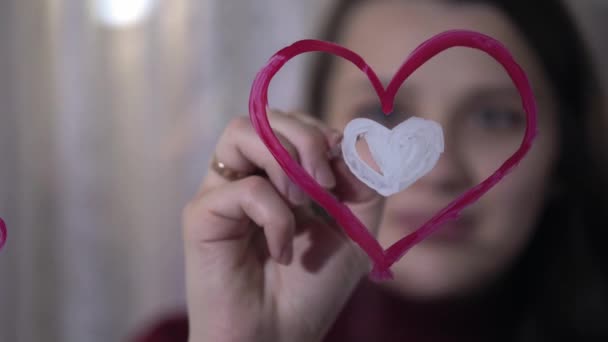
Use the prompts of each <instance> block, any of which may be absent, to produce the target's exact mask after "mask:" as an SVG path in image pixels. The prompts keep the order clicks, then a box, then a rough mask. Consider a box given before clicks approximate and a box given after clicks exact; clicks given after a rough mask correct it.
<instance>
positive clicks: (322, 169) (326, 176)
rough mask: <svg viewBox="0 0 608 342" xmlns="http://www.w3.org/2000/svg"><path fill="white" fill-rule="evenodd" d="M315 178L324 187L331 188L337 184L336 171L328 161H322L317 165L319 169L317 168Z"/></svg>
mask: <svg viewBox="0 0 608 342" xmlns="http://www.w3.org/2000/svg"><path fill="white" fill-rule="evenodd" d="M315 179H316V180H317V182H319V184H321V185H322V186H323V187H324V188H328V189H331V188H333V187H334V186H336V177H334V173H333V171H332V170H331V168H330V167H329V164H328V163H321V164H320V165H319V166H317V169H316V170H315Z"/></svg>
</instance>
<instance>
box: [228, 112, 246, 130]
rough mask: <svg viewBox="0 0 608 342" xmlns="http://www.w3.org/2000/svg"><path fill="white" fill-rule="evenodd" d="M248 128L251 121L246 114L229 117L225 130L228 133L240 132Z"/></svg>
mask: <svg viewBox="0 0 608 342" xmlns="http://www.w3.org/2000/svg"><path fill="white" fill-rule="evenodd" d="M249 128H251V121H250V120H249V118H248V117H246V116H237V117H234V118H232V119H230V121H229V122H228V125H227V126H226V132H228V133H235V132H242V131H244V130H247V129H249Z"/></svg>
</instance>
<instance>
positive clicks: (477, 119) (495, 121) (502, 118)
mask: <svg viewBox="0 0 608 342" xmlns="http://www.w3.org/2000/svg"><path fill="white" fill-rule="evenodd" d="M472 120H473V123H474V124H475V125H476V126H479V127H480V128H483V129H487V130H493V131H512V130H518V129H520V128H521V127H522V126H523V124H524V122H525V117H524V115H523V113H521V112H518V111H515V110H510V109H492V108H487V109H483V110H479V111H476V112H473V113H472Z"/></svg>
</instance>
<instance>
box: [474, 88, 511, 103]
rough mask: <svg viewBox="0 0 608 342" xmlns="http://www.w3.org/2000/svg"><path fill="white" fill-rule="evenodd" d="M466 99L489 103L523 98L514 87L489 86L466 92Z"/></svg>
mask: <svg viewBox="0 0 608 342" xmlns="http://www.w3.org/2000/svg"><path fill="white" fill-rule="evenodd" d="M466 97H467V98H468V99H469V100H470V101H481V102H484V101H487V100H504V99H509V100H519V99H520V98H521V96H520V95H519V92H518V91H517V89H516V88H515V86H513V85H504V86H503V85H496V86H494V85H489V86H476V87H474V88H472V89H469V90H467V91H466Z"/></svg>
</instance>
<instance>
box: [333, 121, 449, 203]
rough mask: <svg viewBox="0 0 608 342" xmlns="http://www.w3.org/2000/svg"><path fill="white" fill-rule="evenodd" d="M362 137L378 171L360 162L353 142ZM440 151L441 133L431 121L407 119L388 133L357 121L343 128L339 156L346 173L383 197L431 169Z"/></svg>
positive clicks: (441, 150) (379, 126)
mask: <svg viewBox="0 0 608 342" xmlns="http://www.w3.org/2000/svg"><path fill="white" fill-rule="evenodd" d="M359 138H364V139H365V141H366V142H367V145H368V147H369V151H370V153H371V156H372V158H373V160H374V162H375V163H376V164H377V165H378V167H379V168H380V171H381V172H377V171H376V170H374V169H372V168H371V166H370V165H368V164H367V163H366V162H364V161H363V160H361V157H360V156H359V154H358V153H357V150H356V143H357V140H358V139H359ZM443 149H444V140H443V130H442V129H441V126H440V125H439V124H438V123H436V122H434V121H431V120H425V119H422V118H418V117H411V118H409V119H407V120H405V121H403V122H402V123H400V124H399V125H397V126H396V127H394V128H393V129H392V130H391V129H388V128H386V127H384V126H382V125H380V124H378V123H377V122H375V121H373V120H369V119H364V118H357V119H354V120H352V121H351V122H349V123H348V125H346V128H345V129H344V139H343V141H342V155H343V156H344V161H345V162H346V165H348V168H349V169H350V171H351V172H352V173H353V174H354V175H355V176H356V177H357V178H358V179H359V180H361V181H362V182H363V183H365V184H366V185H367V186H369V187H370V188H372V189H374V190H376V191H377V192H378V193H379V194H381V195H383V196H390V195H392V194H395V193H397V192H400V191H403V190H404V189H406V188H407V187H409V186H410V185H412V184H413V183H414V182H416V181H417V180H418V179H420V178H421V177H422V176H424V175H425V174H427V173H428V172H429V171H431V170H432V169H433V167H435V164H437V161H438V160H439V157H440V155H441V153H443Z"/></svg>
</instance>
